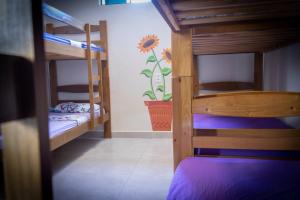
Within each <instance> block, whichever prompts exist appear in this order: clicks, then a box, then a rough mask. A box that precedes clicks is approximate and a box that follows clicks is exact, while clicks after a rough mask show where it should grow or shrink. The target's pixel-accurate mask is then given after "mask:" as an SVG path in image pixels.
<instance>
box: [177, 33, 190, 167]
mask: <svg viewBox="0 0 300 200" xmlns="http://www.w3.org/2000/svg"><path fill="white" fill-rule="evenodd" d="M172 67H173V77H172V84H173V85H172V92H173V104H174V106H173V151H174V152H173V153H174V169H176V167H177V165H178V164H179V162H180V161H181V160H182V159H184V158H185V157H187V156H192V155H193V148H192V135H193V122H192V119H193V118H192V98H193V75H192V72H193V52H192V32H191V30H184V31H181V32H176V33H175V32H172Z"/></svg>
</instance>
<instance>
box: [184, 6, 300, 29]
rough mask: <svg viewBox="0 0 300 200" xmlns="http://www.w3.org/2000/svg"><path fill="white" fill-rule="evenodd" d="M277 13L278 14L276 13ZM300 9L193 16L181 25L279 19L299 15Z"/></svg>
mask: <svg viewBox="0 0 300 200" xmlns="http://www.w3.org/2000/svg"><path fill="white" fill-rule="evenodd" d="M275 14H276V15H275ZM299 15H300V14H299V10H298V11H297V12H287V11H286V12H280V13H276V12H274V13H259V14H253V15H244V16H243V15H242V16H237V15H228V16H220V17H208V18H205V17H204V18H191V19H184V20H180V21H179V25H182V26H186V25H200V24H213V23H224V22H237V21H250V20H266V19H274V18H275V19H277V18H279V19H280V18H287V17H299Z"/></svg>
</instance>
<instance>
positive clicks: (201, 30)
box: [192, 18, 300, 35]
mask: <svg viewBox="0 0 300 200" xmlns="http://www.w3.org/2000/svg"><path fill="white" fill-rule="evenodd" d="M294 27H300V20H299V19H297V18H296V19H295V18H291V19H285V20H283V19H278V20H276V23H274V20H259V21H246V22H243V23H241V22H240V23H238V22H234V23H219V24H204V25H199V26H195V27H194V28H193V29H192V32H193V35H201V34H209V33H233V32H246V31H263V30H274V29H279V28H280V29H288V28H294Z"/></svg>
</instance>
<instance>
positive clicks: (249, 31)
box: [153, 0, 300, 55]
mask: <svg viewBox="0 0 300 200" xmlns="http://www.w3.org/2000/svg"><path fill="white" fill-rule="evenodd" d="M153 3H154V5H155V6H156V8H157V9H158V11H159V12H160V13H161V15H162V16H163V18H164V19H165V20H166V22H167V23H168V24H169V26H170V28H171V29H172V30H173V31H174V32H178V31H185V30H187V29H191V34H192V47H193V54H194V55H204V54H226V53H253V52H266V51H270V50H273V49H276V48H279V47H283V46H287V45H289V44H291V43H295V42H299V41H300V38H299V34H300V1H299V0H285V1H284V0H237V1H221V0H199V1H198V0H188V1H184V0H153Z"/></svg>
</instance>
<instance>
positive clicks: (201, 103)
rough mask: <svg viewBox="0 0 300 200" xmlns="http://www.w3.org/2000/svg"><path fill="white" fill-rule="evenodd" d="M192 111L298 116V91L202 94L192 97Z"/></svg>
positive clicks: (299, 96) (299, 107) (250, 115)
mask: <svg viewBox="0 0 300 200" xmlns="http://www.w3.org/2000/svg"><path fill="white" fill-rule="evenodd" d="M192 113H194V114H195V113H199V114H212V115H221V116H232V117H288V116H300V93H296V92H266V91H263V92H261V91H247V92H228V93H218V94H212V95H203V96H198V97H196V98H194V99H193V101H192Z"/></svg>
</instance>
